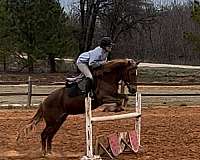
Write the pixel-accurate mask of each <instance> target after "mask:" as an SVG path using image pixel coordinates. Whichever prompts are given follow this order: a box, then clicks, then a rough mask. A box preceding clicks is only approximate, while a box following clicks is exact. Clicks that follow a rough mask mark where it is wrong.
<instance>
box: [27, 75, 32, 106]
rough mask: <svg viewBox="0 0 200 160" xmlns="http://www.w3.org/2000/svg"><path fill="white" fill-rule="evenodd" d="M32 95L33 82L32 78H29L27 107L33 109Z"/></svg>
mask: <svg viewBox="0 0 200 160" xmlns="http://www.w3.org/2000/svg"><path fill="white" fill-rule="evenodd" d="M31 95H32V82H31V76H29V77H28V102H27V107H31Z"/></svg>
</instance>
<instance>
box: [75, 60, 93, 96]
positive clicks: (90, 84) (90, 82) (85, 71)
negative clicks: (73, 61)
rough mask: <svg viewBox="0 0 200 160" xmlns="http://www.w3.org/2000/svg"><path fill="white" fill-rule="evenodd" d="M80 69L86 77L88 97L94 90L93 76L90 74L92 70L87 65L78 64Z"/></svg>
mask: <svg viewBox="0 0 200 160" xmlns="http://www.w3.org/2000/svg"><path fill="white" fill-rule="evenodd" d="M77 67H78V69H79V70H80V71H81V72H82V73H83V74H84V75H85V76H86V87H85V91H86V96H87V95H88V93H89V92H91V91H92V90H93V76H92V74H91V72H90V69H89V67H88V65H87V64H84V63H78V64H77Z"/></svg>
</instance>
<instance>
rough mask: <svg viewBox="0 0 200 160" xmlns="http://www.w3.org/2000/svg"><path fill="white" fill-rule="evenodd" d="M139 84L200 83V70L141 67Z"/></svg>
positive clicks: (139, 69)
mask: <svg viewBox="0 0 200 160" xmlns="http://www.w3.org/2000/svg"><path fill="white" fill-rule="evenodd" d="M138 82H190V83H191V82H200V70H199V69H185V68H154V67H140V68H138Z"/></svg>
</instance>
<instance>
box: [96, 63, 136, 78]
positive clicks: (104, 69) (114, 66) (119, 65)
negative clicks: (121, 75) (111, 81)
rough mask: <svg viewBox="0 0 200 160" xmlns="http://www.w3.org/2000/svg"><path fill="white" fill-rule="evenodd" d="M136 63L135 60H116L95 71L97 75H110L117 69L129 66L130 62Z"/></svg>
mask: <svg viewBox="0 0 200 160" xmlns="http://www.w3.org/2000/svg"><path fill="white" fill-rule="evenodd" d="M130 61H131V62H135V61H134V60H133V59H114V60H112V61H108V62H106V63H105V64H104V65H103V66H102V67H100V68H97V69H95V70H94V71H95V73H96V75H99V74H103V73H105V72H106V73H109V72H112V71H114V70H116V69H117V71H119V69H122V68H124V67H126V66H128V65H129V62H130Z"/></svg>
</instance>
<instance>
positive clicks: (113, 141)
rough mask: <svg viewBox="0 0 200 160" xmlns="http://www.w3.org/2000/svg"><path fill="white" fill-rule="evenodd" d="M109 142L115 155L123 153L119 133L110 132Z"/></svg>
mask: <svg viewBox="0 0 200 160" xmlns="http://www.w3.org/2000/svg"><path fill="white" fill-rule="evenodd" d="M108 142H109V145H110V149H111V151H112V154H113V156H115V157H116V156H118V155H119V154H120V153H121V147H120V143H119V137H118V135H117V133H113V134H110V135H109V136H108Z"/></svg>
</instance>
